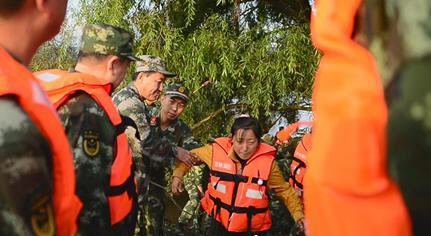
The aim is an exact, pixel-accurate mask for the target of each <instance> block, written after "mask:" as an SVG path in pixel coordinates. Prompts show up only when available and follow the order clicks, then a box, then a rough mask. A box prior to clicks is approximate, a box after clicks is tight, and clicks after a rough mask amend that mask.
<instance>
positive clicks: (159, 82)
mask: <svg viewBox="0 0 431 236" xmlns="http://www.w3.org/2000/svg"><path fill="white" fill-rule="evenodd" d="M165 80H166V76H165V75H164V74H162V73H160V72H150V73H143V72H141V74H140V75H139V76H138V78H137V83H138V90H139V93H140V95H141V96H142V97H144V98H145V99H146V100H147V101H149V102H155V101H157V100H158V99H159V98H160V94H161V93H162V91H163V83H164V82H165Z"/></svg>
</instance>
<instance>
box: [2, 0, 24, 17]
mask: <svg viewBox="0 0 431 236" xmlns="http://www.w3.org/2000/svg"><path fill="white" fill-rule="evenodd" d="M24 3H25V0H0V16H3V17H8V16H11V15H13V14H15V13H16V12H17V11H18V10H20V9H21V7H22V6H23V5H24Z"/></svg>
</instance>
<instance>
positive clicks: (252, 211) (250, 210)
mask: <svg viewBox="0 0 431 236" xmlns="http://www.w3.org/2000/svg"><path fill="white" fill-rule="evenodd" d="M209 197H210V199H211V200H212V201H213V202H214V205H215V206H216V210H215V213H214V209H213V210H212V216H211V218H212V219H213V220H215V219H216V217H217V215H218V214H220V212H221V208H223V209H225V210H227V211H229V213H230V215H232V213H236V214H247V227H248V230H247V231H248V232H251V222H252V218H253V216H254V215H256V214H259V213H265V212H267V211H268V207H265V208H256V207H254V206H249V207H236V206H232V205H229V204H226V203H224V202H222V200H221V199H220V198H215V197H213V196H212V195H211V194H209Z"/></svg>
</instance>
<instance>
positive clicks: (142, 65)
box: [135, 55, 177, 77]
mask: <svg viewBox="0 0 431 236" xmlns="http://www.w3.org/2000/svg"><path fill="white" fill-rule="evenodd" d="M135 72H160V73H162V74H164V75H166V76H167V77H174V76H176V75H177V73H175V72H170V71H168V70H166V64H165V62H164V61H162V59H160V57H156V56H151V55H143V56H139V61H138V62H136V71H135Z"/></svg>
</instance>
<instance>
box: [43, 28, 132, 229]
mask: <svg viewBox="0 0 431 236" xmlns="http://www.w3.org/2000/svg"><path fill="white" fill-rule="evenodd" d="M132 39H133V37H132V35H131V34H130V33H129V32H127V31H125V30H124V29H121V28H118V27H114V26H111V25H106V24H94V25H86V26H85V27H84V30H83V35H82V40H81V44H80V48H79V55H78V62H77V65H76V66H75V68H74V69H73V71H74V72H78V73H82V74H83V76H88V75H90V76H93V77H96V78H97V79H100V81H106V80H109V83H110V84H111V85H112V86H111V91H112V90H113V89H115V87H116V86H118V85H119V84H120V83H121V81H122V80H123V79H124V77H125V74H126V72H127V69H128V66H129V62H130V61H132V60H139V59H138V58H136V57H134V56H133V54H132ZM112 67H114V68H115V70H117V72H119V73H117V74H113V72H112V71H110V69H109V68H112ZM49 72H50V71H46V72H39V73H38V74H37V76H38V77H39V79H40V80H41V81H43V79H44V78H45V77H46V75H49ZM78 75H79V74H78ZM47 78H50V77H49V76H48V77H47ZM105 84H106V82H105ZM77 91H78V92H75V94H74V95H73V96H72V97H71V98H69V99H68V101H66V102H65V103H64V104H63V105H61V106H60V107H59V108H58V109H57V110H58V114H59V116H60V119H61V120H62V121H63V124H64V127H65V130H66V134H67V136H68V138H69V142H70V144H71V146H72V149H73V156H74V164H75V170H76V178H77V194H78V196H79V197H80V199H81V201H82V202H83V209H82V211H81V214H80V217H79V220H78V228H79V230H78V232H79V233H81V234H83V235H97V234H103V235H110V234H114V232H116V231H115V230H117V229H120V230H121V232H122V234H125V232H127V231H128V230H129V231H130V230H131V229H130V228H131V227H133V226H132V225H134V219H133V216H132V215H133V214H132V215H129V216H128V218H127V219H126V220H125V221H124V222H123V223H124V224H123V225H121V226H120V227H116V228H115V229H113V228H112V227H111V219H110V207H109V204H108V196H107V192H109V190H110V176H111V168H112V163H113V161H114V156H115V155H116V153H115V148H116V145H117V142H116V140H117V132H116V127H115V126H114V125H113V123H112V122H111V120H110V118H109V116H108V113H107V112H106V111H105V110H104V109H103V107H102V106H101V105H100V104H99V103H98V101H96V100H95V99H94V98H93V97H92V96H91V95H90V94H88V93H85V92H82V90H81V92H80V91H79V89H77ZM107 95H108V94H107ZM89 143H93V144H92V145H91V146H90V145H89ZM93 147H94V148H93ZM118 148H123V149H124V148H125V149H127V148H128V147H118ZM126 228H129V229H128V230H127V229H126Z"/></svg>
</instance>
